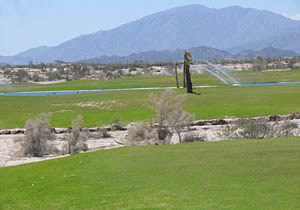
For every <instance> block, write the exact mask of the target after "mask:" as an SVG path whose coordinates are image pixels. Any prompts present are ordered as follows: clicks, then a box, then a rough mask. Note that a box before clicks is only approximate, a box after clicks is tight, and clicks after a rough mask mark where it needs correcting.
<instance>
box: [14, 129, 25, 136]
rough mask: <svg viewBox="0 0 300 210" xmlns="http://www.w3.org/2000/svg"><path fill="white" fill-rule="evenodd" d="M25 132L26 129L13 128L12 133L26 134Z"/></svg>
mask: <svg viewBox="0 0 300 210" xmlns="http://www.w3.org/2000/svg"><path fill="white" fill-rule="evenodd" d="M24 133H25V129H13V130H11V134H13V135H17V134H24Z"/></svg>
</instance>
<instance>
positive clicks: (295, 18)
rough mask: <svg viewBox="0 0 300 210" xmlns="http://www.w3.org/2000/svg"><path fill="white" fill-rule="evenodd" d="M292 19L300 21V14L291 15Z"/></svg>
mask: <svg viewBox="0 0 300 210" xmlns="http://www.w3.org/2000/svg"><path fill="white" fill-rule="evenodd" d="M291 19H293V20H299V21H300V14H298V15H295V16H293V17H291Z"/></svg>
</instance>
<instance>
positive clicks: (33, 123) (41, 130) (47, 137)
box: [19, 114, 57, 157]
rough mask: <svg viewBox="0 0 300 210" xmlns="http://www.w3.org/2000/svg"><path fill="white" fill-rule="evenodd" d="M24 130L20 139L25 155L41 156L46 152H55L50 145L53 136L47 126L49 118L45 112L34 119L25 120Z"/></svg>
mask: <svg viewBox="0 0 300 210" xmlns="http://www.w3.org/2000/svg"><path fill="white" fill-rule="evenodd" d="M25 127H26V131H25V136H24V138H21V139H19V141H21V150H22V153H23V154H24V155H25V156H33V157H43V156H44V155H46V154H51V153H55V152H57V149H56V148H55V147H54V146H53V145H51V140H53V139H54V136H53V135H52V133H51V129H50V127H49V120H48V116H47V115H46V114H41V115H40V116H39V117H38V118H36V119H35V120H28V121H27V122H26V125H25Z"/></svg>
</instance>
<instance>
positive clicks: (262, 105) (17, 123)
mask: <svg viewBox="0 0 300 210" xmlns="http://www.w3.org/2000/svg"><path fill="white" fill-rule="evenodd" d="M183 91H184V90H178V92H181V93H182V92H183ZM151 92H155V93H158V92H159V91H124V92H122V91H120V92H111V93H98V94H82V95H66V96H48V97H0V128H15V127H23V126H24V123H25V121H26V120H27V119H30V118H33V117H36V116H37V115H39V114H40V113H49V114H50V117H51V119H52V125H53V126H55V127H66V126H69V125H70V124H71V121H72V119H74V118H75V117H76V116H77V115H78V114H80V115H82V116H83V117H84V120H85V122H86V126H88V127H94V126H99V125H103V124H108V123H110V122H111V121H112V119H114V118H118V117H120V119H121V120H122V121H124V122H126V123H128V122H132V121H139V120H149V119H151V117H152V116H153V111H152V110H151V108H150V106H149V105H148V101H147V98H148V95H149V94H150V93H151ZM197 92H199V93H201V95H189V96H188V103H187V111H189V112H191V113H193V114H194V115H195V117H196V119H208V118H222V117H225V116H238V117H246V116H261V115H271V114H288V113H292V112H297V111H300V97H299V92H300V86H289V87H218V88H203V89H198V90H197ZM112 101H116V102H117V103H120V104H121V106H115V107H112V108H111V109H109V110H105V109H99V108H92V107H78V106H74V104H78V103H84V102H104V103H107V104H110V103H111V102H112ZM57 105H59V106H57Z"/></svg>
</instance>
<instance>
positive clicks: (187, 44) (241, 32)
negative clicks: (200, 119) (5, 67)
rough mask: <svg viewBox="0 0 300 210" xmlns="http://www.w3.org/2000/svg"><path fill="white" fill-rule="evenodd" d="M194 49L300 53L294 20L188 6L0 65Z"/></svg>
mask: <svg viewBox="0 0 300 210" xmlns="http://www.w3.org/2000/svg"><path fill="white" fill-rule="evenodd" d="M57 33H58V32H57ZM196 46H207V47H208V48H216V49H221V50H223V51H224V50H226V51H228V52H229V53H231V54H238V53H241V52H243V51H246V50H255V51H257V50H261V49H263V48H270V47H273V48H281V49H285V50H291V51H295V52H297V53H300V21H295V20H292V19H289V18H287V17H284V16H282V15H279V14H275V13H273V12H269V11H265V10H257V9H249V8H242V7H237V6H233V7H226V8H223V9H213V8H208V7H205V6H202V5H188V6H183V7H177V8H173V9H169V10H166V11H163V12H159V13H155V14H152V15H149V16H146V17H144V18H141V19H139V20H136V21H133V22H130V23H127V24H124V25H122V26H120V27H117V28H115V29H112V30H107V31H98V32H96V33H93V34H89V35H84V36H80V37H77V38H75V39H72V40H70V41H67V42H64V43H62V44H60V45H58V46H54V47H46V46H43V47H38V48H33V49H29V50H27V51H25V52H22V53H19V54H17V55H15V56H2V57H1V56H0V63H9V64H20V63H27V62H28V61H33V62H53V61H55V60H64V61H78V60H86V59H92V58H100V57H103V56H129V55H131V54H138V53H142V52H148V51H176V49H189V48H194V47H196ZM103 58H104V57H103Z"/></svg>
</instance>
